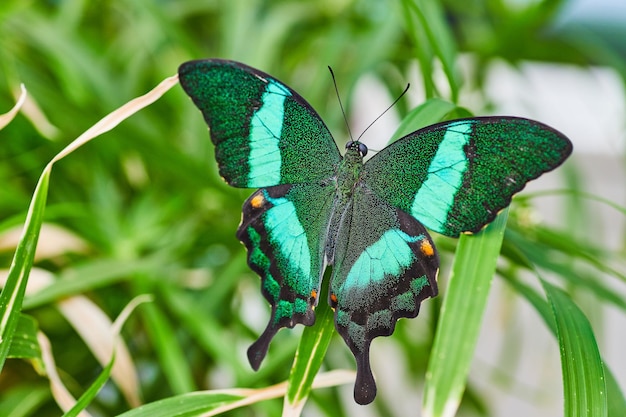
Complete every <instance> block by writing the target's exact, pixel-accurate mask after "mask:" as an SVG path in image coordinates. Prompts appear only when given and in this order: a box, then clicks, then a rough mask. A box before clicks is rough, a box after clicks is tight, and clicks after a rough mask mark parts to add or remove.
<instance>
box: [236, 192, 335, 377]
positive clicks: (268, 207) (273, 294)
mask: <svg viewBox="0 0 626 417" xmlns="http://www.w3.org/2000/svg"><path fill="white" fill-rule="evenodd" d="M333 195H334V187H332V186H324V185H320V184H317V183H314V184H297V185H279V186H275V187H270V188H263V189H260V190H257V191H256V192H255V193H254V194H252V196H250V198H248V200H247V201H246V202H245V203H244V207H243V219H242V222H241V225H240V226H239V229H238V231H237V237H238V238H239V240H241V241H242V242H243V243H244V245H245V246H246V248H247V249H248V264H249V265H250V267H251V268H252V269H253V270H254V271H255V272H256V273H258V274H259V275H260V276H261V291H262V292H263V295H264V296H265V298H266V299H267V300H268V301H269V302H270V304H271V305H272V313H271V317H270V320H269V323H268V325H267V327H266V329H265V331H264V332H263V334H262V335H261V336H260V337H259V339H258V340H257V341H256V342H255V343H254V344H253V345H252V346H250V348H249V349H248V359H249V360H250V364H251V365H252V367H253V368H254V369H258V368H259V366H260V364H261V361H262V360H263V358H264V357H265V355H266V353H267V350H268V346H269V343H270V341H271V339H272V337H274V335H275V334H276V332H277V331H278V330H280V329H281V328H282V327H293V326H295V325H296V324H298V323H302V324H305V325H307V326H310V325H312V324H313V323H314V321H315V315H314V312H313V307H314V306H315V305H317V299H318V294H319V292H320V282H321V279H322V276H323V272H324V268H325V265H324V261H323V259H324V244H325V242H326V234H325V232H324V230H325V229H326V227H327V224H328V220H329V216H330V212H331V205H332V202H333ZM312 196H314V197H313V198H312Z"/></svg>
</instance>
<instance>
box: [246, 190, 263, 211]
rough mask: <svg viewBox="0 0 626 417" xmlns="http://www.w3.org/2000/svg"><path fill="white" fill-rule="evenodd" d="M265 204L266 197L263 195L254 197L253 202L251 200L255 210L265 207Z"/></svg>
mask: <svg viewBox="0 0 626 417" xmlns="http://www.w3.org/2000/svg"><path fill="white" fill-rule="evenodd" d="M263 204H265V197H263V194H261V193H259V194H257V195H255V196H254V197H252V200H250V205H251V206H252V207H253V208H255V209H258V208H261V207H263Z"/></svg>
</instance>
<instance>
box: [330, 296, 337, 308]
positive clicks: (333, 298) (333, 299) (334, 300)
mask: <svg viewBox="0 0 626 417" xmlns="http://www.w3.org/2000/svg"><path fill="white" fill-rule="evenodd" d="M335 307H337V296H336V295H335V294H331V295H330V308H332V309H333V310H334V309H335Z"/></svg>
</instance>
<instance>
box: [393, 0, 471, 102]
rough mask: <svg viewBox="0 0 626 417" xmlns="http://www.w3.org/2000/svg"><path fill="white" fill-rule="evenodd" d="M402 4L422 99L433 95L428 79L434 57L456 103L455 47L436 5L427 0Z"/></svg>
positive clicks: (431, 84)
mask: <svg viewBox="0 0 626 417" xmlns="http://www.w3.org/2000/svg"><path fill="white" fill-rule="evenodd" d="M402 5H403V7H404V16H405V20H406V25H407V31H408V35H409V36H411V37H412V40H413V43H414V44H415V47H416V53H417V58H418V61H419V64H420V69H421V72H422V76H423V78H424V87H425V90H426V97H427V98H432V97H434V96H435V95H436V94H435V90H436V86H435V83H434V81H433V79H432V76H431V74H433V72H434V66H433V58H434V57H435V56H436V57H437V58H439V61H440V62H441V64H442V68H443V72H444V74H445V75H446V78H447V79H448V84H449V86H450V97H451V99H452V101H454V102H456V101H457V99H458V95H459V88H460V82H459V81H458V76H457V71H456V70H455V63H456V44H455V42H454V37H453V36H452V33H451V31H450V29H449V26H448V24H447V23H446V21H445V17H444V12H443V9H442V7H441V5H440V3H439V2H436V1H430V0H404V1H403V2H402Z"/></svg>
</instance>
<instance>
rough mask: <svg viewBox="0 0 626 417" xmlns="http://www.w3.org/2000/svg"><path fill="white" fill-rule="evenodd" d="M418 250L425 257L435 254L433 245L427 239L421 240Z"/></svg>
mask: <svg viewBox="0 0 626 417" xmlns="http://www.w3.org/2000/svg"><path fill="white" fill-rule="evenodd" d="M420 250H421V251H422V253H423V254H424V255H426V256H433V255H434V254H435V248H433V245H432V244H431V243H430V242H429V241H428V239H422V241H421V242H420Z"/></svg>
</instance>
